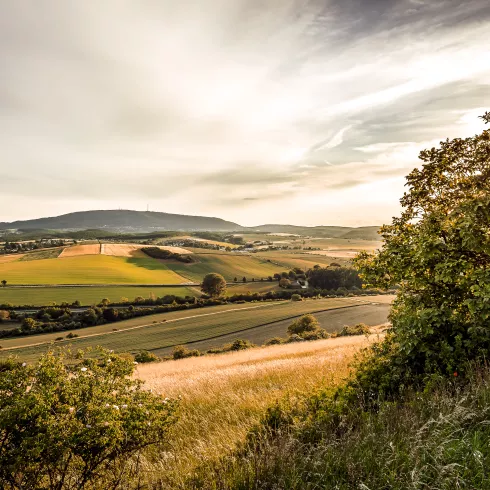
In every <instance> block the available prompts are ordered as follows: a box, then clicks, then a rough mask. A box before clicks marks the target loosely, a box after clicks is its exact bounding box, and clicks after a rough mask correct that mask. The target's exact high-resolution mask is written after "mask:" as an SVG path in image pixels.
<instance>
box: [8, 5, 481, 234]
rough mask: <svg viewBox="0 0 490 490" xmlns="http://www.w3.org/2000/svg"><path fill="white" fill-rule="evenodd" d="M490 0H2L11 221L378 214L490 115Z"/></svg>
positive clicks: (347, 218) (332, 220)
mask: <svg viewBox="0 0 490 490" xmlns="http://www.w3.org/2000/svg"><path fill="white" fill-rule="evenodd" d="M489 32H490V2H489V1H488V0H466V1H453V0H331V1H329V0H323V1H319V0H317V1H307V0H298V1H294V0H194V1H191V0H178V1H177V0H138V1H137V0H131V1H126V0H100V1H92V0H88V1H87V0H77V1H75V0H31V1H30V0H1V1H0V182H1V185H0V221H10V220H14V219H21V218H22V219H23V218H34V217H41V216H47V215H59V214H64V213H66V212H70V211H77V210H87V209H114V208H115V209H117V208H125V209H146V205H147V204H149V205H150V209H151V210H154V211H165V212H172V213H183V214H196V215H207V216H218V217H221V218H225V219H229V220H232V221H235V222H238V223H240V224H242V225H255V224H262V223H291V224H305V225H320V224H325V225H327V224H345V225H356V226H357V225H359V226H360V225H369V224H381V223H383V222H387V221H389V220H390V219H391V217H392V216H393V215H395V214H397V212H398V199H399V198H400V197H401V194H402V192H403V184H404V177H403V176H404V175H406V174H407V173H408V172H409V171H410V170H411V169H412V168H413V167H414V166H416V165H418V160H417V155H418V152H419V150H420V149H423V148H425V147H427V146H433V145H434V144H436V143H437V142H438V141H439V140H440V139H444V138H446V137H455V136H468V135H470V134H474V133H475V132H478V131H480V130H481V129H483V127H484V126H483V123H482V122H480V120H479V119H478V118H477V116H478V115H480V114H482V113H483V112H484V110H485V109H490V36H489Z"/></svg>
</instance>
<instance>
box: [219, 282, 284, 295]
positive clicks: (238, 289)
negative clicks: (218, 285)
mask: <svg viewBox="0 0 490 490" xmlns="http://www.w3.org/2000/svg"><path fill="white" fill-rule="evenodd" d="M279 290H281V288H280V287H279V285H278V282H277V281H273V282H269V281H265V282H262V281H255V282H247V283H240V281H238V282H237V284H230V285H228V286H227V289H226V294H227V296H233V295H234V294H246V293H267V292H268V291H279Z"/></svg>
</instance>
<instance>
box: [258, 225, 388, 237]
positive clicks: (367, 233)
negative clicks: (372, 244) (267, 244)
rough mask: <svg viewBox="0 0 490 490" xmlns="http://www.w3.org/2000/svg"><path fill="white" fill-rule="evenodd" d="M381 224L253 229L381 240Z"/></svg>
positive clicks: (279, 226) (266, 226)
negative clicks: (379, 232)
mask: <svg viewBox="0 0 490 490" xmlns="http://www.w3.org/2000/svg"><path fill="white" fill-rule="evenodd" d="M379 228H380V227H379V226H362V227H360V228H351V227H347V226H294V225H273V224H271V225H261V226H254V227H252V228H251V230H254V231H258V232H260V233H291V234H295V235H309V236H315V237H323V238H347V239H352V240H380V236H379V235H378V230H379Z"/></svg>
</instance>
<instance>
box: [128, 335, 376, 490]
mask: <svg viewBox="0 0 490 490" xmlns="http://www.w3.org/2000/svg"><path fill="white" fill-rule="evenodd" d="M365 345H367V340H366V339H365V338H364V337H347V338H345V337H344V338H342V339H340V338H339V339H329V340H325V341H317V342H309V343H306V344H301V345H298V344H294V345H293V344H288V345H281V346H273V347H267V348H260V349H252V350H248V351H242V352H237V353H230V354H224V355H218V356H205V357H201V358H197V359H196V358H192V359H184V360H181V361H170V362H166V363H159V364H150V365H148V364H147V365H139V366H138V369H137V376H138V377H139V378H141V379H143V380H145V381H146V384H147V386H149V387H150V388H152V389H153V390H154V391H156V392H158V393H162V394H163V395H165V396H169V397H177V396H179V395H180V396H182V403H181V410H180V414H181V417H180V420H179V422H178V425H177V427H176V428H175V431H174V434H175V435H174V437H173V439H172V441H173V442H172V447H171V448H170V449H169V452H168V453H166V458H165V463H164V467H163V466H162V467H160V466H158V464H157V465H155V466H154V467H151V466H150V468H149V470H150V471H148V472H147V476H148V477H149V478H151V477H153V478H154V480H153V482H152V483H153V484H155V483H156V482H160V483H161V484H162V486H163V488H165V489H166V488H169V489H170V488H172V489H176V488H182V489H184V488H185V489H188V488H190V487H189V486H188V483H187V482H185V478H186V476H187V475H188V474H189V472H191V471H192V470H193V468H195V467H196V466H197V465H199V464H202V463H205V462H207V461H210V460H212V459H213V458H219V457H220V456H223V455H224V454H226V453H227V452H228V451H229V450H230V449H232V448H234V446H235V444H236V443H238V442H240V441H243V439H244V437H245V435H246V433H247V432H248V430H249V429H250V428H251V427H252V426H253V425H254V424H255V423H257V422H258V421H259V420H260V418H261V416H262V414H263V413H264V411H265V409H266V408H267V407H268V406H270V405H272V404H273V403H274V402H275V401H276V400H278V399H281V398H282V397H284V396H285V395H287V394H288V395H289V396H293V397H294V394H295V393H296V392H307V391H311V390H316V389H318V388H320V387H327V386H331V387H333V386H336V385H338V384H339V383H340V382H341V381H342V379H343V378H344V377H345V376H346V375H347V373H348V371H349V363H350V362H351V360H352V358H353V356H354V354H355V352H357V350H358V349H359V348H361V347H363V346H365ZM271 488H272V487H271ZM278 488H279V487H278Z"/></svg>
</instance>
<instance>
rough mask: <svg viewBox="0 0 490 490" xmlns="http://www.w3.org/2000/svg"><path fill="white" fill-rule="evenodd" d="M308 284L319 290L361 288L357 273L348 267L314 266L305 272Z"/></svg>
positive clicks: (360, 280)
mask: <svg viewBox="0 0 490 490" xmlns="http://www.w3.org/2000/svg"><path fill="white" fill-rule="evenodd" d="M307 278H308V284H309V285H310V286H311V287H313V288H319V289H338V288H346V289H358V288H361V287H362V279H361V278H360V277H359V273H358V272H357V271H356V270H355V269H352V268H350V267H319V266H315V267H314V268H313V269H310V270H309V271H308V272H307Z"/></svg>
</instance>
